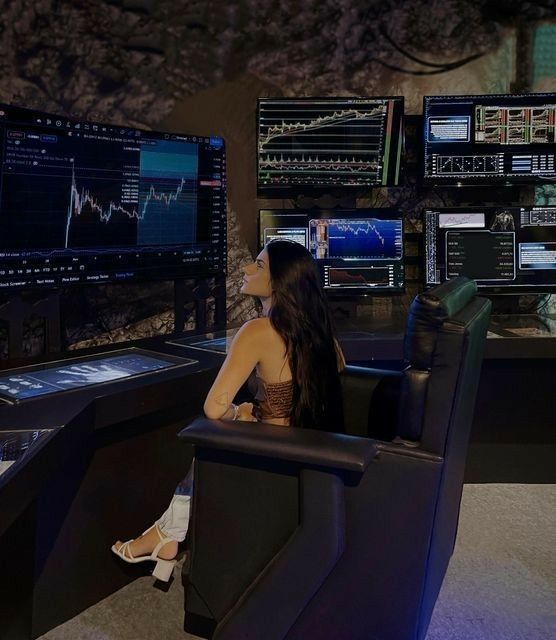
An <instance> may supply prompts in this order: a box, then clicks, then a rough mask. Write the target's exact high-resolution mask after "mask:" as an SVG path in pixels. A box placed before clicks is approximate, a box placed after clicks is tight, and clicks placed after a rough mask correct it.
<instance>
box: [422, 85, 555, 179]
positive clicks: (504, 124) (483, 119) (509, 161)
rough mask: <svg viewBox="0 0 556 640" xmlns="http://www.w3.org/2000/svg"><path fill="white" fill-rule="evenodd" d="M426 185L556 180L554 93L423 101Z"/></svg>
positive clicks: (433, 97) (450, 97) (434, 97)
mask: <svg viewBox="0 0 556 640" xmlns="http://www.w3.org/2000/svg"><path fill="white" fill-rule="evenodd" d="M423 116H424V117H423V120H424V127H425V130H424V178H425V182H426V183H429V184H445V185H459V186H464V185H472V184H485V185H488V184H516V185H519V184H535V183H543V184H544V183H547V182H554V181H556V94H554V93H532V94H528V95H492V96H425V98H424V104H423Z"/></svg>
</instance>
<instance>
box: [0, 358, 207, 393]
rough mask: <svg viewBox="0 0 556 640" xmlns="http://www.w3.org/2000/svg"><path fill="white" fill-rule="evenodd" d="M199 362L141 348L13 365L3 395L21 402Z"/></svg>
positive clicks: (2, 381)
mask: <svg viewBox="0 0 556 640" xmlns="http://www.w3.org/2000/svg"><path fill="white" fill-rule="evenodd" d="M195 362H197V361H196V360H192V359H190V358H177V357H174V356H168V355H165V354H160V353H155V352H151V351H144V350H140V349H135V348H131V349H121V350H119V351H113V352H112V353H109V354H99V355H96V356H88V357H85V358H72V359H68V360H65V361H60V360H58V361H56V362H51V363H47V364H45V365H42V366H40V367H26V368H22V369H12V370H11V371H7V372H6V373H5V374H4V375H2V376H0V398H5V399H7V400H8V401H15V402H18V401H20V400H28V399H31V398H36V397H38V396H44V395H50V394H53V393H60V392H62V391H70V390H72V389H77V388H82V387H90V386H93V385H99V384H104V383H106V382H113V381H115V380H120V379H122V378H131V377H136V376H139V375H143V374H146V373H152V372H154V371H160V370H162V369H168V368H170V367H176V366H184V365H190V364H194V363H195Z"/></svg>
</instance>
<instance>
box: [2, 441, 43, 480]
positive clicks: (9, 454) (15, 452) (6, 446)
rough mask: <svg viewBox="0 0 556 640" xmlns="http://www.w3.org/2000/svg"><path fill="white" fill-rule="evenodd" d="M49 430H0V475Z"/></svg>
mask: <svg viewBox="0 0 556 640" xmlns="http://www.w3.org/2000/svg"><path fill="white" fill-rule="evenodd" d="M51 432H52V429H37V430H25V431H0V476H1V475H2V474H4V473H5V472H6V471H7V470H8V469H9V468H10V467H11V466H12V465H14V464H16V462H19V461H20V460H21V459H22V458H24V457H25V456H26V455H27V453H28V452H29V451H30V450H31V449H32V448H33V446H34V445H35V443H37V442H38V441H39V440H42V439H43V438H44V436H46V435H47V434H49V433H51Z"/></svg>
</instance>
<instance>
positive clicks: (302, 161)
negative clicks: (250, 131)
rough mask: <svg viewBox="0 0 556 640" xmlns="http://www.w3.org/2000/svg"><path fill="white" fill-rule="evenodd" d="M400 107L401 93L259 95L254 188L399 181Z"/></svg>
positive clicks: (292, 190) (288, 190)
mask: <svg viewBox="0 0 556 640" xmlns="http://www.w3.org/2000/svg"><path fill="white" fill-rule="evenodd" d="M403 108H404V100H403V98H402V97H376V98H345V97H344V98H259V102H258V110H257V187H258V191H259V193H261V194H263V195H269V196H272V195H285V194H291V195H296V194H299V193H310V192H311V191H318V192H330V191H335V190H337V189H359V190H365V189H369V188H371V187H380V186H391V185H396V184H398V183H399V180H400V165H401V154H402V147H403Z"/></svg>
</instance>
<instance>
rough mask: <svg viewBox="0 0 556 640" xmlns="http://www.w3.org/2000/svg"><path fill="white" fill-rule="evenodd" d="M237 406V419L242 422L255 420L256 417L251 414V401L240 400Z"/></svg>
mask: <svg viewBox="0 0 556 640" xmlns="http://www.w3.org/2000/svg"><path fill="white" fill-rule="evenodd" d="M237 408H238V412H237V420H242V421H243V422H257V418H255V416H254V415H253V403H252V402H242V403H241V404H239V405H238V407H237Z"/></svg>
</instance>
